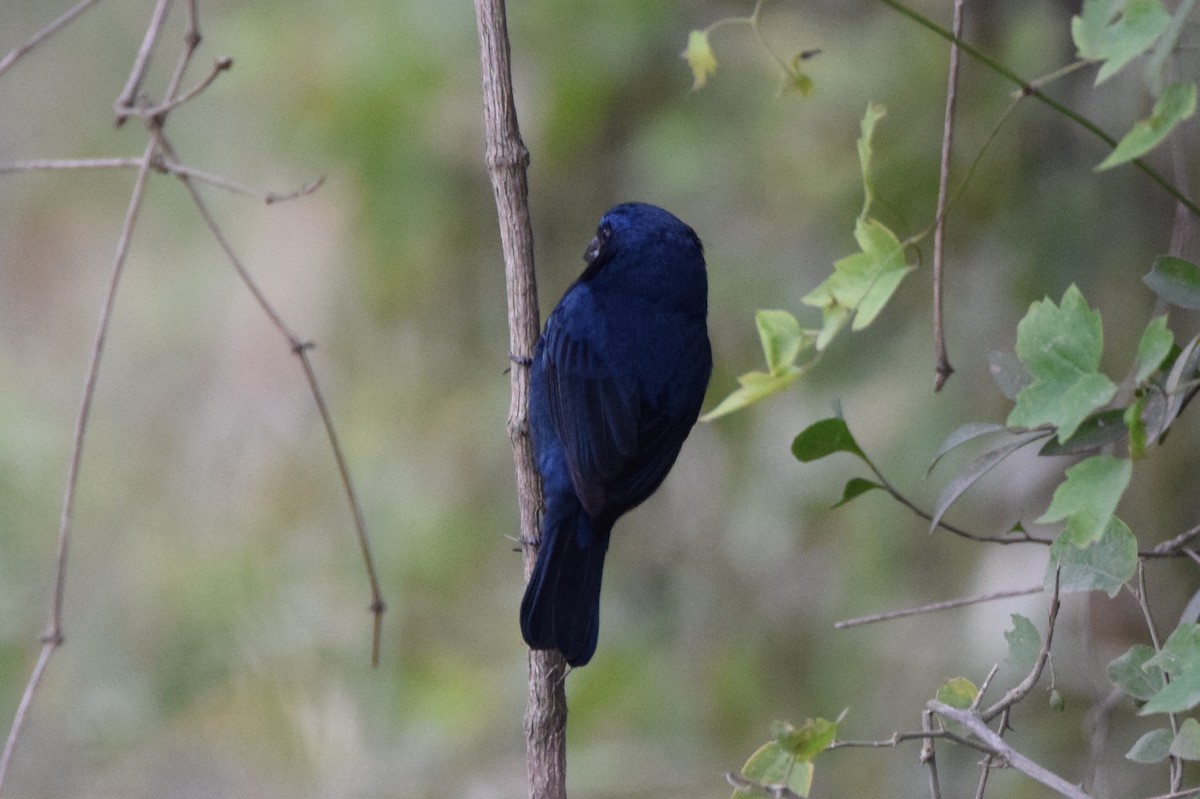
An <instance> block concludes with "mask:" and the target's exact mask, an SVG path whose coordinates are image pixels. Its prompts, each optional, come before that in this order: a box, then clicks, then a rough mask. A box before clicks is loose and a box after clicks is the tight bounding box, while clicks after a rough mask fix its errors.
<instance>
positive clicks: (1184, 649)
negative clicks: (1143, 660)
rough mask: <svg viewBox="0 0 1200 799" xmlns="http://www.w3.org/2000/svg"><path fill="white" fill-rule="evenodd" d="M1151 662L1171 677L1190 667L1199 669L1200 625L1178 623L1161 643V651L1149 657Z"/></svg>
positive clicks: (1190, 668)
mask: <svg viewBox="0 0 1200 799" xmlns="http://www.w3.org/2000/svg"><path fill="white" fill-rule="evenodd" d="M1147 662H1148V663H1152V664H1154V665H1156V666H1159V667H1161V668H1162V670H1163V671H1165V672H1167V673H1168V674H1170V675H1171V676H1172V677H1175V676H1178V675H1180V674H1182V673H1183V672H1185V671H1189V670H1192V669H1196V670H1200V625H1198V624H1195V623H1194V622H1189V623H1187V624H1180V625H1179V626H1178V627H1176V628H1175V629H1174V630H1172V631H1171V635H1170V636H1169V637H1168V638H1167V640H1166V641H1165V642H1164V643H1163V647H1162V651H1161V652H1159V653H1158V654H1157V655H1155V656H1154V657H1153V658H1151V659H1150V660H1149V661H1147Z"/></svg>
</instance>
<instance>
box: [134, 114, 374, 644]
mask: <svg viewBox="0 0 1200 799" xmlns="http://www.w3.org/2000/svg"><path fill="white" fill-rule="evenodd" d="M155 138H156V140H157V143H158V146H159V147H160V148H161V149H162V151H163V152H164V153H165V154H166V155H167V156H168V157H169V158H170V159H171V160H172V161H175V162H177V161H178V160H179V159H178V156H177V155H176V154H175V151H174V149H173V148H172V147H171V144H170V142H169V141H167V138H166V136H165V135H164V134H163V133H162V131H161V130H156V131H155ZM176 177H178V178H179V180H180V182H181V183H183V185H184V188H186V189H187V192H188V196H190V197H191V199H192V204H193V205H195V206H196V211H197V212H198V213H199V214H200V218H201V219H202V220H204V224H205V226H206V227H207V228H208V231H209V233H211V234H212V237H213V239H215V240H216V242H217V246H219V247H220V248H221V251H222V252H224V253H225V257H226V259H227V260H228V261H229V263H230V265H231V266H233V269H234V271H235V272H237V275H238V277H239V278H240V279H241V281H242V284H243V285H245V287H246V289H247V290H248V291H249V292H250V293H251V295H253V297H254V300H255V302H257V303H258V306H259V308H261V309H262V311H263V313H265V314H266V315H267V317H268V318H269V319H270V320H271V322H272V324H273V325H274V326H275V328H276V329H277V330H278V331H279V332H280V334H281V335H282V336H283V337H284V338H285V339H287V342H288V346H289V347H290V348H291V351H292V354H294V355H295V356H296V357H297V358H299V359H300V364H301V367H302V368H303V370H304V377H305V379H306V380H307V382H308V387H309V392H310V393H311V394H312V397H313V400H314V401H315V402H316V404H317V413H318V414H319V415H320V417H321V423H322V424H323V425H324V426H325V433H326V436H327V438H328V439H329V446H330V449H331V450H332V451H333V459H334V461H335V462H336V463H337V470H338V475H339V477H340V478H341V481H342V488H343V492H344V493H345V495H346V500H347V502H349V504H350V510H351V513H352V514H353V517H354V532H355V537H356V538H357V540H358V546H359V550H360V551H361V554H362V559H363V565H364V567H365V568H366V572H367V581H368V583H369V584H370V589H371V603H370V605H369V606H368V609H369V610H370V612H371V614H372V617H373V624H372V635H371V665H372V666H378V665H379V650H380V642H381V638H382V634H383V613H384V610H385V609H386V607H387V605H386V603H385V602H384V601H383V591H382V589H381V588H380V584H379V575H378V572H377V570H376V568H375V558H374V556H373V555H372V552H371V541H370V537H369V535H368V534H367V524H366V519H365V516H364V515H363V511H362V504H361V503H360V502H359V500H358V494H357V492H356V491H355V490H354V483H353V481H352V480H351V477H350V467H349V465H348V464H347V462H346V456H345V454H344V453H343V452H342V445H341V441H340V439H339V437H338V434H337V430H336V428H335V426H334V424H333V415H332V414H331V413H330V412H329V407H328V405H327V404H326V402H325V397H324V395H323V393H322V391H321V387H320V383H319V381H318V380H317V376H316V372H314V371H313V367H312V362H311V361H310V359H309V357H308V351H309V350H310V349H312V346H313V345H312V343H311V342H308V341H305V340H303V339H301V338H300V337H299V336H297V335H296V334H295V333H294V332H292V329H291V328H290V327H289V326H288V325H287V323H286V322H285V321H284V320H283V317H282V316H281V315H280V313H279V311H278V310H276V309H275V306H274V305H272V304H271V302H270V300H268V299H267V297H266V295H265V294H264V293H263V291H262V289H261V288H260V287H259V285H258V283H257V282H256V281H255V280H254V277H253V276H252V275H251V274H250V270H248V269H247V268H246V265H245V264H244V263H242V259H241V258H239V257H238V255H237V252H236V251H235V250H234V249H233V245H232V244H230V243H229V239H227V238H226V237H225V234H224V232H223V231H222V230H221V227H220V225H218V224H217V221H216V218H215V217H214V216H213V215H212V211H211V210H209V207H208V203H206V202H205V201H204V198H203V197H202V196H201V194H200V191H199V189H197V188H196V184H195V183H194V182H193V181H192V179H191V177H190V176H189V175H186V174H183V173H177V174H176Z"/></svg>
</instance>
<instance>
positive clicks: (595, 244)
mask: <svg viewBox="0 0 1200 799" xmlns="http://www.w3.org/2000/svg"><path fill="white" fill-rule="evenodd" d="M599 254H600V238H599V237H598V236H593V237H592V240H591V241H590V242H589V243H588V246H587V249H586V250H584V251H583V260H584V261H586V262H587V263H589V264H590V263H591V262H592V261H594V260H596V256H597V255H599Z"/></svg>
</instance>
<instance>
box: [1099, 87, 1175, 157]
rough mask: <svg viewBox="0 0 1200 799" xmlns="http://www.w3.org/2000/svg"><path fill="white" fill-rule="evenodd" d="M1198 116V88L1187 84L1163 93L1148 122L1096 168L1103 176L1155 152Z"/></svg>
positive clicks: (1142, 122)
mask: <svg viewBox="0 0 1200 799" xmlns="http://www.w3.org/2000/svg"><path fill="white" fill-rule="evenodd" d="M1194 113H1196V84H1194V83H1191V82H1190V81H1189V82H1184V81H1177V82H1175V83H1172V84H1171V85H1170V86H1168V87H1167V88H1165V89H1163V93H1162V96H1161V97H1159V98H1158V102H1157V103H1155V104H1154V110H1153V111H1151V112H1150V116H1149V117H1148V118H1147V119H1140V120H1138V121H1137V122H1135V123H1134V125H1133V128H1132V129H1130V131H1129V132H1128V133H1126V134H1125V136H1124V137H1123V138H1122V139H1121V141H1119V142H1117V146H1116V148H1114V149H1113V151H1112V152H1111V153H1109V154H1108V158H1105V159H1104V160H1103V161H1101V162H1100V164H1099V165H1098V166H1097V167H1096V171H1097V172H1099V171H1101V170H1104V169H1111V168H1112V167H1114V166H1119V165H1120V164H1124V163H1126V162H1127V161H1132V160H1133V159H1135V158H1140V157H1141V156H1143V155H1145V154H1146V153H1148V152H1150V151H1151V150H1153V149H1154V148H1155V147H1157V146H1158V145H1159V143H1160V142H1161V141H1162V140H1163V139H1165V138H1166V137H1167V134H1168V133H1170V132H1171V131H1172V130H1174V129H1175V126H1176V125H1178V124H1179V123H1180V122H1182V121H1183V120H1185V119H1187V118H1188V117H1190V116H1191V115H1192V114H1194Z"/></svg>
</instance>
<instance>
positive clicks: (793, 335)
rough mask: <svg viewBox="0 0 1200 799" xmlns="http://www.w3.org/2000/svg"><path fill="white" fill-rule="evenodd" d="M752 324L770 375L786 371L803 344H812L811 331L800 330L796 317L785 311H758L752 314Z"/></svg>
mask: <svg viewBox="0 0 1200 799" xmlns="http://www.w3.org/2000/svg"><path fill="white" fill-rule="evenodd" d="M754 324H755V326H756V327H757V328H758V338H759V341H761V342H762V348H763V356H764V357H765V358H766V361H767V371H768V372H770V373H771V375H772V376H776V375H779V374H783V373H785V372H787V371H788V368H789V367H791V366H792V365H793V364H795V363H796V358H798V357H799V356H800V352H801V351H802V350H803V349H804V347H805V345H809V346H811V344H812V334H811V331H805V330H801V329H800V323H799V322H797V321H796V317H794V316H792V315H791V314H790V313H788V312H787V311H767V310H762V311H758V312H757V313H755V314H754Z"/></svg>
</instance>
